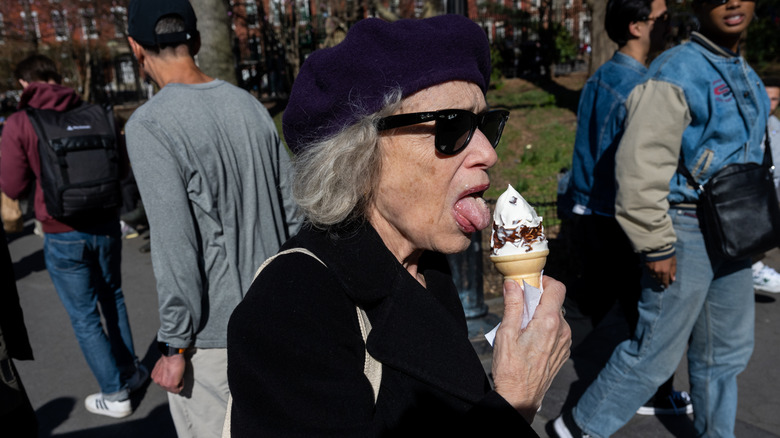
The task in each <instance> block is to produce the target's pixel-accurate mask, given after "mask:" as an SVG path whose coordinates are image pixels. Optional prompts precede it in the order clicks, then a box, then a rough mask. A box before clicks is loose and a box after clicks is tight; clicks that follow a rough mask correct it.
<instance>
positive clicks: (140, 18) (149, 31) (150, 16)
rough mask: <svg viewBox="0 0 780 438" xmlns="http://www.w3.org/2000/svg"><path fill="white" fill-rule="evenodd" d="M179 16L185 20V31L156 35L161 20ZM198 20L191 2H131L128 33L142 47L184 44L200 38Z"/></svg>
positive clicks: (152, 0) (155, 0)
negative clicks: (155, 30)
mask: <svg viewBox="0 0 780 438" xmlns="http://www.w3.org/2000/svg"><path fill="white" fill-rule="evenodd" d="M168 15H177V16H179V17H181V19H182V20H184V31H183V32H175V33H166V34H162V35H155V34H154V27H155V26H156V25H157V22H158V21H159V20H160V18H163V17H165V16H168ZM197 24H198V19H197V18H196V17H195V11H193V10H192V5H190V2H189V0H131V1H130V12H129V16H128V29H127V33H128V35H130V36H131V37H132V38H133V39H134V40H136V41H137V42H138V43H139V44H141V45H142V46H147V47H153V46H159V45H163V44H175V43H184V42H187V41H188V40H190V39H191V38H195V37H197V36H198V26H197Z"/></svg>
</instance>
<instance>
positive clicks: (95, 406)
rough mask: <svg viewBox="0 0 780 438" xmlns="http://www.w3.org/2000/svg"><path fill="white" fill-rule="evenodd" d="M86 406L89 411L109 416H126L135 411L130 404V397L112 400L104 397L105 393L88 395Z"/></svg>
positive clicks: (85, 401)
mask: <svg viewBox="0 0 780 438" xmlns="http://www.w3.org/2000/svg"><path fill="white" fill-rule="evenodd" d="M84 407H86V408H87V410H88V411H89V412H92V413H93V414H98V415H105V416H107V417H114V418H124V417H127V416H128V415H130V414H132V413H133V407H132V406H131V405H130V399H127V400H122V401H110V400H106V399H104V398H103V394H102V393H100V392H98V393H97V394H92V395H88V396H87V398H85V399H84Z"/></svg>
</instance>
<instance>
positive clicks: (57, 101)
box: [0, 82, 118, 233]
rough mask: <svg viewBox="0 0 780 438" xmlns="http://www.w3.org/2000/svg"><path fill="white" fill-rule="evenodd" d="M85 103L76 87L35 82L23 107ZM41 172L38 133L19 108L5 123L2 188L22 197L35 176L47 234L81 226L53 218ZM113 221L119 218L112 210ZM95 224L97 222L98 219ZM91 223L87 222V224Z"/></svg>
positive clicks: (1, 147)
mask: <svg viewBox="0 0 780 438" xmlns="http://www.w3.org/2000/svg"><path fill="white" fill-rule="evenodd" d="M80 104H81V98H80V97H79V96H78V94H76V92H75V91H74V90H72V89H71V88H68V87H63V86H61V85H56V84H48V83H44V82H31V83H30V84H29V85H28V86H27V88H25V89H24V92H23V93H22V97H21V101H20V102H19V109H20V110H24V109H25V108H26V107H32V108H38V109H53V110H56V111H66V110H68V109H71V108H73V107H75V106H78V105H80ZM40 175H41V161H40V155H39V154H38V135H36V134H35V129H33V127H32V124H31V123H30V119H29V118H28V117H27V114H26V113H25V111H17V112H16V113H14V114H13V115H11V116H10V117H8V120H7V121H6V122H5V127H4V128H3V137H2V139H0V190H2V191H3V193H5V194H6V195H7V196H8V197H10V198H12V199H18V198H19V197H20V196H22V195H23V194H24V191H25V189H26V188H27V187H28V186H29V185H30V183H31V182H32V181H33V179H35V180H36V184H35V217H36V218H37V219H38V220H39V221H41V225H42V226H43V231H44V232H46V233H64V232H67V231H73V230H74V229H81V228H82V227H81V226H80V224H77V223H69V224H68V225H66V224H64V223H62V222H60V221H58V220H56V219H54V218H52V217H51V216H50V215H49V213H48V212H47V211H46V204H45V202H44V200H43V190H42V189H41V185H40V184H38V183H37V180H38V179H39V178H40ZM112 213H113V214H112V215H111V216H113V220H115V221H118V218H116V213H115V212H112ZM90 222H92V223H91V224H89V225H90V226H91V225H94V224H95V222H93V221H90ZM85 225H87V224H85Z"/></svg>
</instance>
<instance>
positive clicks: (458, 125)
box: [436, 111, 475, 155]
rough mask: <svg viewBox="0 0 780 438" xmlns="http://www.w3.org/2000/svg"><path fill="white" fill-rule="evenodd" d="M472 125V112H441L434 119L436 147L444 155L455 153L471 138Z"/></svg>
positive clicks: (472, 132)
mask: <svg viewBox="0 0 780 438" xmlns="http://www.w3.org/2000/svg"><path fill="white" fill-rule="evenodd" d="M474 125H475V123H474V114H473V113H470V112H468V111H452V112H446V113H444V114H441V115H440V116H439V118H437V119H436V149H437V150H438V151H439V152H441V153H442V154H446V155H453V154H455V153H457V152H458V151H460V150H461V149H463V148H464V147H465V146H466V145H467V144H468V142H469V141H470V140H471V136H472V134H474Z"/></svg>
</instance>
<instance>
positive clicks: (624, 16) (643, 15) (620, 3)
mask: <svg viewBox="0 0 780 438" xmlns="http://www.w3.org/2000/svg"><path fill="white" fill-rule="evenodd" d="M651 4H652V0H609V2H608V3H607V14H606V17H605V19H604V29H606V31H607V35H608V36H609V39H611V40H612V41H614V42H616V43H617V45H618V46H620V47H623V46H625V45H626V43H627V42H628V40H629V39H631V34H630V33H629V32H628V26H629V25H630V24H631V23H633V22H635V21H642V20H646V19H647V17H648V16H650V12H651V11H652V7H651Z"/></svg>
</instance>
